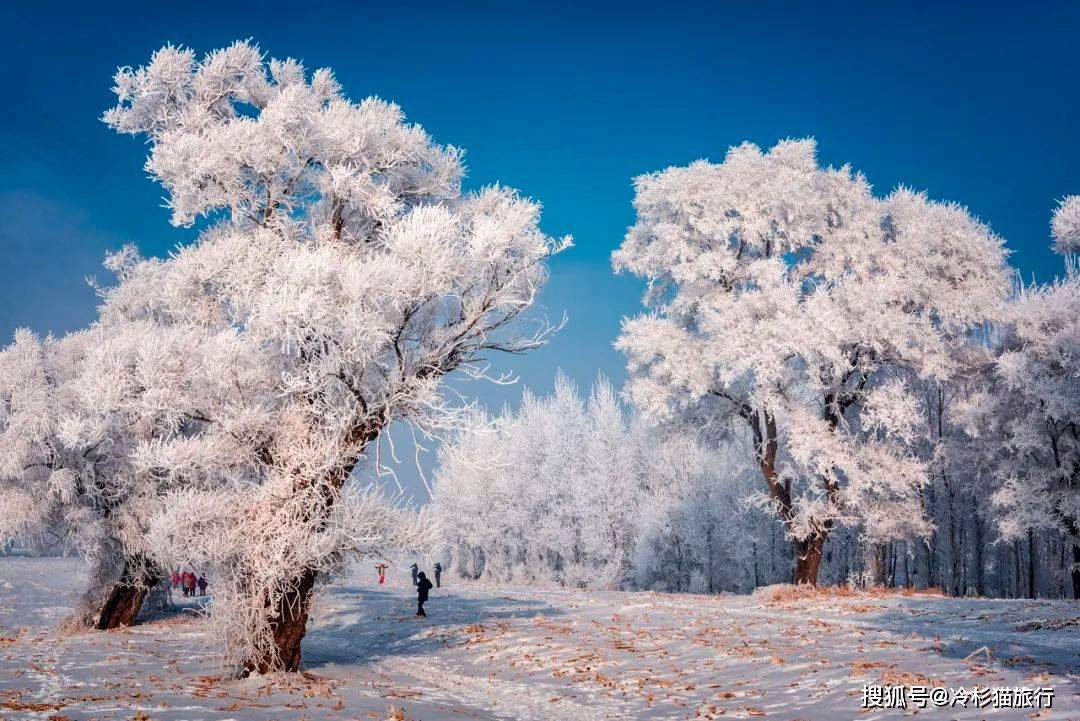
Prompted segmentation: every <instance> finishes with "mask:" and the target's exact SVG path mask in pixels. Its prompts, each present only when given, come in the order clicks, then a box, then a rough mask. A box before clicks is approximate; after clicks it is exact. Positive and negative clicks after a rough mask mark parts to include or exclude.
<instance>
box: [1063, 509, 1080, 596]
mask: <svg viewBox="0 0 1080 721" xmlns="http://www.w3.org/2000/svg"><path fill="white" fill-rule="evenodd" d="M1065 527H1066V529H1068V531H1069V533H1068V535H1067V536H1066V537H1065V539H1064V541H1065V543H1066V544H1067V545H1068V546H1070V547H1071V548H1072V568H1071V569H1069V575H1070V576H1071V577H1072V593H1073V598H1074V599H1078V600H1080V529H1077V527H1076V524H1075V523H1074V522H1073V521H1072V519H1066V521H1065Z"/></svg>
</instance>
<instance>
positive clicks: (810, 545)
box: [792, 531, 829, 586]
mask: <svg viewBox="0 0 1080 721" xmlns="http://www.w3.org/2000/svg"><path fill="white" fill-rule="evenodd" d="M828 537H829V533H828V531H818V532H817V533H814V534H813V535H812V536H810V537H809V538H807V539H805V540H797V541H795V542H794V543H795V573H794V574H793V576H792V582H793V583H808V584H810V585H811V586H816V585H817V581H818V568H819V567H820V566H821V556H822V552H823V551H824V550H825V541H826V540H827V539H828Z"/></svg>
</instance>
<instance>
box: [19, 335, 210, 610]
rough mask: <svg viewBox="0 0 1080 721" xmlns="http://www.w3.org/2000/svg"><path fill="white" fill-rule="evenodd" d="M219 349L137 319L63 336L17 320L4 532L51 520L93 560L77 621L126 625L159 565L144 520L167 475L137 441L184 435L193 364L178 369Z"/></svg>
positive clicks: (154, 441)
mask: <svg viewBox="0 0 1080 721" xmlns="http://www.w3.org/2000/svg"><path fill="white" fill-rule="evenodd" d="M215 349H216V348H215V346H213V345H212V344H210V343H207V341H206V339H205V337H204V336H203V334H198V335H197V336H195V337H193V336H191V335H187V336H185V335H183V334H178V333H170V334H167V335H165V334H159V333H155V329H154V328H153V326H152V325H151V324H147V323H132V324H125V325H118V326H116V327H112V328H109V329H108V330H106V329H104V328H102V327H94V328H91V329H89V330H86V331H81V332H78V333H74V334H71V335H69V336H66V337H64V338H62V339H59V340H57V339H53V338H47V339H44V340H40V339H38V338H36V337H34V336H33V335H32V334H30V333H29V332H26V331H20V332H19V333H17V334H16V337H15V341H14V343H12V345H11V346H9V347H8V348H6V349H4V350H3V351H2V352H0V488H3V490H4V492H3V494H2V496H3V499H2V500H0V527H2V529H3V530H0V537H3V536H5V535H13V534H32V533H34V532H37V531H39V530H40V529H41V528H42V527H43V526H49V527H51V528H53V529H58V530H60V531H62V532H63V533H64V535H65V537H66V539H67V540H68V541H69V542H73V543H74V545H75V546H76V547H77V548H78V550H79V551H80V553H81V554H82V556H83V557H84V558H85V559H86V560H87V561H88V562H89V563H90V566H91V573H90V579H91V580H90V585H89V587H88V588H87V590H86V593H85V594H84V597H83V599H82V601H81V603H80V605H79V608H78V609H77V612H76V620H77V621H79V622H81V623H84V624H88V625H92V626H94V627H96V628H99V629H107V628H115V627H117V626H120V625H130V624H131V623H133V622H134V620H135V617H136V615H137V614H138V612H139V608H140V606H141V604H142V600H143V598H144V596H145V594H146V593H147V591H148V590H149V589H150V588H151V587H153V586H154V584H156V583H157V581H158V578H159V576H160V575H161V574H160V571H159V569H158V568H156V567H155V565H154V563H153V562H152V560H151V557H150V556H151V553H150V549H149V548H148V547H147V545H146V535H145V533H146V522H145V521H146V519H147V518H148V517H149V516H150V515H151V514H152V513H153V512H154V510H155V509H156V508H157V506H156V504H157V501H158V499H159V497H160V494H161V493H162V492H163V490H165V489H166V488H167V486H168V484H169V482H170V480H169V479H168V478H166V477H162V476H159V475H156V474H155V473H154V471H153V469H151V468H148V467H146V465H145V464H144V463H142V461H141V457H140V452H141V450H142V449H145V448H147V447H152V446H153V445H154V444H157V443H160V442H163V441H165V440H167V439H170V438H181V437H183V436H184V435H185V432H186V428H185V425H184V415H183V413H184V408H183V406H182V405H178V402H182V399H184V398H187V397H190V395H191V394H190V393H189V392H188V393H185V392H182V391H190V390H191V388H190V386H189V387H187V388H185V386H184V385H183V381H182V380H181V379H182V378H183V377H187V378H188V379H189V380H190V379H192V378H194V377H195V376H196V374H191V373H183V372H178V371H179V370H180V368H182V367H189V368H190V367H191V366H194V365H196V364H198V363H199V362H200V359H205V358H206V357H207V356H206V353H207V352H211V353H212V352H213V351H214V350H215ZM170 383H175V385H174V391H175V392H174V393H172V394H170V395H166V394H162V393H160V392H157V393H155V392H148V389H151V388H157V389H161V388H164V387H166V386H167V385H169V384H170ZM210 385H212V384H209V383H199V384H198V386H199V387H200V388H206V387H208V386H210Z"/></svg>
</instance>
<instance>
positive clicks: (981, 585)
mask: <svg viewBox="0 0 1080 721" xmlns="http://www.w3.org/2000/svg"><path fill="white" fill-rule="evenodd" d="M972 500H973V501H974V498H973V499H972ZM976 503H977V501H976ZM985 536H986V532H985V529H984V528H983V520H982V516H980V515H979V514H978V510H977V509H976V513H975V592H976V593H978V594H979V595H980V596H985V595H986V571H985V567H986V561H985V559H984V558H983V545H984V541H985Z"/></svg>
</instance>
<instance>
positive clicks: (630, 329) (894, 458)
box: [614, 140, 1008, 583]
mask: <svg viewBox="0 0 1080 721" xmlns="http://www.w3.org/2000/svg"><path fill="white" fill-rule="evenodd" d="M815 154H816V147H815V144H814V142H813V141H810V140H803V141H786V142H782V143H779V144H778V145H776V146H775V147H774V148H772V149H771V150H770V151H768V152H762V151H761V150H759V149H758V148H757V147H756V146H754V145H751V144H744V145H741V146H738V147H735V148H732V149H731V150H730V151H729V152H728V154H727V157H726V158H725V160H724V162H723V163H720V164H710V163H708V162H704V161H700V162H696V163H693V164H691V165H690V166H688V167H683V168H671V169H668V170H666V171H663V172H660V173H655V174H651V175H645V176H642V177H640V178H638V179H637V181H636V190H637V194H636V198H635V201H634V207H635V209H636V211H637V223H636V224H635V225H634V226H633V227H632V228H631V229H630V231H629V232H628V234H627V236H626V239H625V241H624V243H623V245H622V247H621V248H620V249H619V250H617V251H616V253H615V254H614V264H615V267H616V269H617V270H621V271H630V272H632V273H635V274H637V275H639V276H642V277H644V278H646V279H648V281H649V290H648V293H647V295H646V297H645V303H646V305H647V306H648V307H649V308H650V309H651V313H649V314H647V315H643V316H640V317H638V318H634V319H629V320H626V321H625V322H624V324H623V330H622V334H621V335H620V337H619V340H618V343H617V345H618V347H619V348H620V349H621V350H623V351H624V352H625V353H626V354H627V356H628V360H629V368H630V372H631V380H630V382H629V384H628V386H627V389H626V394H627V397H628V398H629V399H630V400H631V401H632V402H633V404H634V405H635V406H636V407H637V408H638V410H639V412H640V413H641V414H643V415H644V416H645V417H647V418H650V419H652V420H653V421H655V422H658V423H671V424H675V425H681V426H682V427H684V428H685V427H696V428H698V429H700V430H701V431H703V432H704V433H705V434H706V435H708V436H713V437H716V436H722V435H729V436H734V437H741V438H747V439H748V440H750V441H751V445H752V446H753V448H754V456H755V458H754V460H755V461H756V463H757V465H758V467H759V469H760V473H761V475H762V478H763V481H764V483H765V486H766V488H767V492H768V503H769V504H770V505H771V507H772V508H774V509H775V511H776V513H777V514H778V515H779V517H780V518H781V519H782V520H783V521H784V523H785V525H786V526H787V529H788V532H789V534H790V536H791V538H792V541H793V544H794V550H795V557H796V564H795V571H794V579H795V580H796V581H797V582H811V583H814V582H816V580H817V574H818V566H819V563H820V560H821V557H822V551H823V549H824V545H825V542H826V540H827V539H828V537H829V534H830V531H831V530H832V529H833V528H834V527H835V526H836V525H837V524H845V525H857V526H858V527H859V528H860V529H861V532H862V534H863V536H864V538H866V539H869V540H874V539H877V540H887V539H892V538H898V537H906V536H911V535H920V534H925V533H926V532H927V531H928V523H927V520H926V518H925V517H924V514H923V513H922V503H921V499H920V490H921V489H922V487H923V485H924V484H925V483H926V480H927V464H926V461H925V459H921V458H919V457H918V456H917V455H916V454H915V452H914V448H913V444H914V442H915V428H916V426H917V424H918V423H919V422H920V420H921V419H920V410H921V408H920V404H919V402H918V399H917V398H916V397H915V395H914V394H913V392H912V383H913V382H914V380H915V379H944V378H948V377H949V376H950V374H951V373H952V372H953V370H954V363H953V354H952V353H951V352H950V350H951V348H952V347H953V346H954V345H955V344H957V343H963V342H966V334H967V333H968V332H969V330H970V329H971V328H973V327H975V326H977V325H978V324H980V323H982V322H984V320H985V319H986V318H988V317H991V316H992V314H993V313H994V311H995V309H996V308H997V307H998V306H999V304H1000V302H1001V300H1002V298H1003V297H1004V295H1005V293H1006V291H1007V288H1008V282H1007V279H1008V274H1007V272H1006V269H1005V265H1004V255H1005V253H1004V250H1003V248H1002V241H1001V240H1000V239H999V238H997V237H996V236H994V235H993V234H992V233H991V232H990V231H989V230H988V229H987V228H986V227H985V226H984V225H983V224H981V223H980V222H978V221H977V220H975V219H974V218H972V217H971V216H970V215H969V214H968V212H967V211H966V210H965V209H963V208H961V207H959V206H957V205H953V204H943V203H937V202H932V201H930V200H928V199H927V198H926V196H925V195H923V194H920V193H914V192H912V191H910V190H906V189H903V188H901V189H899V190H897V191H895V192H893V193H892V194H891V195H889V196H888V197H886V198H883V199H879V198H877V197H875V196H874V195H873V194H872V192H871V189H870V187H869V185H868V184H867V182H866V180H865V179H864V178H863V177H862V176H861V175H858V174H855V173H853V172H852V171H851V170H850V169H849V168H848V167H846V166H845V167H842V168H839V169H833V168H827V169H826V168H820V167H819V166H818V163H817V159H816V155H815Z"/></svg>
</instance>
